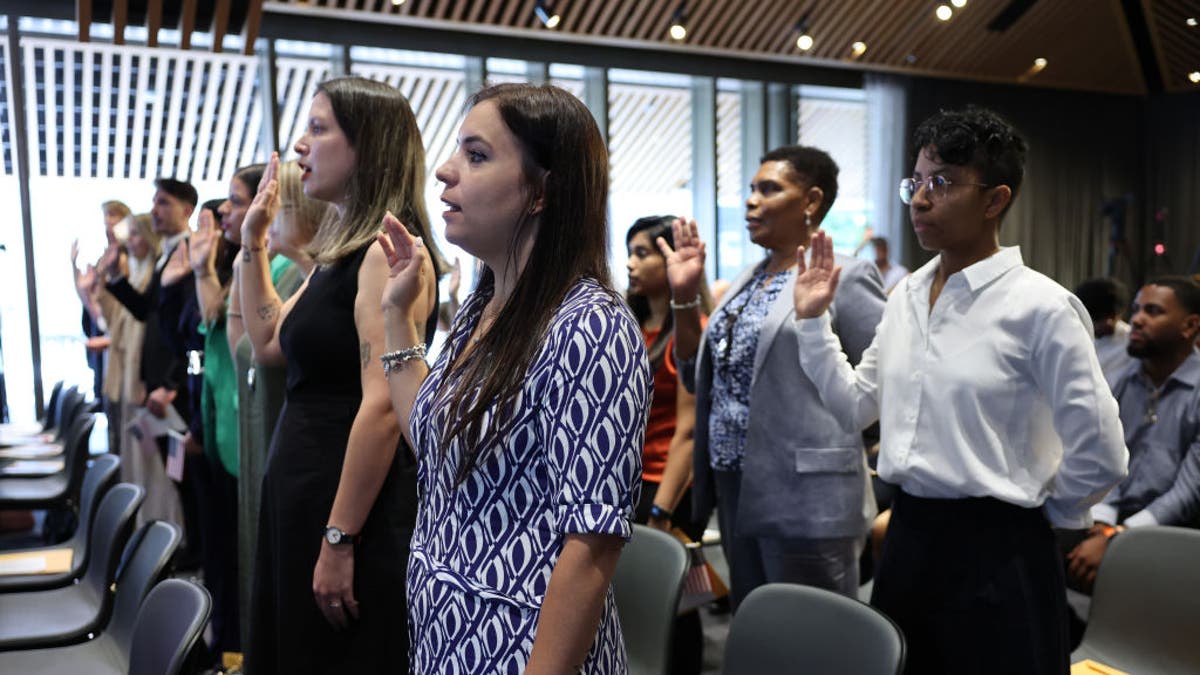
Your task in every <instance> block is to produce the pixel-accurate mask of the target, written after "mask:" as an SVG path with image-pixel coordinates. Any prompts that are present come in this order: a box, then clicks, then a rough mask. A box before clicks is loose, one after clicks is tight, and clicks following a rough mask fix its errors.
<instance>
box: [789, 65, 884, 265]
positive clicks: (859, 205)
mask: <svg viewBox="0 0 1200 675" xmlns="http://www.w3.org/2000/svg"><path fill="white" fill-rule="evenodd" d="M797 119H798V120H799V129H798V130H797V138H798V139H799V141H800V143H802V144H804V145H811V146H815V147H818V148H821V149H822V150H825V151H826V152H828V153H829V155H830V156H831V157H833V161H835V162H837V165H838V168H839V169H840V172H839V175H838V196H837V201H835V202H834V204H833V208H832V209H830V211H829V213H828V214H827V215H826V216H825V220H824V222H822V223H821V226H822V227H824V228H825V230H826V231H827V232H829V233H830V234H831V235H833V244H834V247H835V248H836V249H837V250H839V251H841V252H843V253H849V252H851V251H853V250H854V249H855V248H856V247H857V246H858V245H859V243H860V242H861V241H862V239H863V233H864V232H865V230H866V228H867V226H868V225H869V223H868V222H867V215H868V214H869V213H870V203H869V202H868V195H869V194H870V191H869V190H868V189H867V104H866V100H865V97H864V96H863V92H862V90H861V89H835V88H831V87H809V86H802V87H800V114H799V115H798V117H797Z"/></svg>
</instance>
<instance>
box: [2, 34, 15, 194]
mask: <svg viewBox="0 0 1200 675" xmlns="http://www.w3.org/2000/svg"><path fill="white" fill-rule="evenodd" d="M0 37H4V36H3V34H0ZM11 63H12V62H11V61H10V60H9V58H8V40H7V39H5V40H4V41H3V44H0V176H11V175H13V174H15V173H16V172H17V166H16V161H17V158H16V145H14V136H15V134H16V130H15V129H13V117H12V111H13V94H12V87H11V86H9V82H12V73H10V72H8V69H9V66H10V64H11Z"/></svg>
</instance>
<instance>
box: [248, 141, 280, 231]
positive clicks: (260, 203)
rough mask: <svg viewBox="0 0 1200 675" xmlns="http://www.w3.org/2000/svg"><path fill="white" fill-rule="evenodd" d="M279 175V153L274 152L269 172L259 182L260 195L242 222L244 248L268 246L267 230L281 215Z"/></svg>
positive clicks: (257, 195)
mask: <svg viewBox="0 0 1200 675" xmlns="http://www.w3.org/2000/svg"><path fill="white" fill-rule="evenodd" d="M278 175H279V153H278V152H272V153H271V161H269V162H267V170H266V171H264V172H263V176H262V180H260V181H259V182H258V193H257V194H255V195H254V201H252V202H250V208H249V209H247V210H246V217H245V219H243V220H242V245H243V246H255V247H258V246H265V245H266V241H267V228H268V227H270V226H271V223H272V222H273V221H274V220H275V216H276V214H278V213H279V204H280V200H279V181H278V180H277V178H276V176H278Z"/></svg>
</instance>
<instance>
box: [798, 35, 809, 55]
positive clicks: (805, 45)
mask: <svg viewBox="0 0 1200 675" xmlns="http://www.w3.org/2000/svg"><path fill="white" fill-rule="evenodd" d="M812 46H813V38H812V36H811V35H809V34H808V33H803V34H801V35H800V37H798V38H796V47H797V48H799V49H800V50H801V51H805V52H806V51H808V50H810V49H812Z"/></svg>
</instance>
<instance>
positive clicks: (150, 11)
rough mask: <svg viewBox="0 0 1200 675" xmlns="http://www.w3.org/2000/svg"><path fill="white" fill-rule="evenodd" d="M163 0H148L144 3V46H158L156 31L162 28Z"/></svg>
mask: <svg viewBox="0 0 1200 675" xmlns="http://www.w3.org/2000/svg"><path fill="white" fill-rule="evenodd" d="M162 18H163V0H150V1H149V2H148V3H147V4H146V46H147V47H157V46H158V31H159V29H160V28H162Z"/></svg>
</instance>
